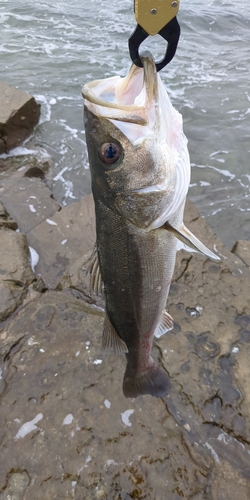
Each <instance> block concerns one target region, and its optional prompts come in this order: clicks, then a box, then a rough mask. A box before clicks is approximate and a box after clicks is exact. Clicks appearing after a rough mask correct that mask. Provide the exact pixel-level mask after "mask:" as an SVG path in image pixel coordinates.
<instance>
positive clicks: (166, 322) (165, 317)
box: [154, 311, 174, 339]
mask: <svg viewBox="0 0 250 500" xmlns="http://www.w3.org/2000/svg"><path fill="white" fill-rule="evenodd" d="M173 326H174V320H173V318H172V316H170V314H168V313H167V311H163V313H162V316H161V319H160V321H159V324H158V326H157V328H156V330H155V334H154V335H155V337H156V338H157V339H159V338H160V337H161V336H162V335H164V333H166V332H168V331H169V330H172V328H173Z"/></svg>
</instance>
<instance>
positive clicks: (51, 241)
mask: <svg viewBox="0 0 250 500" xmlns="http://www.w3.org/2000/svg"><path fill="white" fill-rule="evenodd" d="M27 240H28V242H29V245H30V246H32V248H34V249H35V250H36V251H37V253H38V254H39V262H38V264H37V266H36V274H37V275H41V276H42V277H43V280H44V281H45V283H46V285H47V286H48V287H49V288H56V287H57V285H58V284H59V283H60V280H61V278H62V275H63V274H64V273H65V270H66V269H67V268H68V267H69V266H70V264H71V263H73V262H75V261H76V260H77V259H79V258H80V257H81V256H83V255H84V254H86V253H87V252H88V251H89V250H92V249H93V247H94V243H95V215H94V202H93V198H92V196H91V195H89V196H85V197H84V198H82V199H81V200H80V201H79V202H77V203H73V204H72V205H68V206H67V207H65V208H63V209H62V210H60V211H59V212H56V213H55V214H54V215H52V216H50V217H49V218H46V219H45V221H44V222H43V223H41V224H39V225H37V226H36V227H34V228H33V229H32V230H30V231H29V232H28V233H27ZM44 241H47V242H48V245H44V244H43V242H44Z"/></svg>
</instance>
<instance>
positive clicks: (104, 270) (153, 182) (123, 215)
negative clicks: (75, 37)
mask: <svg viewBox="0 0 250 500" xmlns="http://www.w3.org/2000/svg"><path fill="white" fill-rule="evenodd" d="M141 60H142V63H143V68H138V67H137V66H135V65H132V67H131V69H130V71H129V74H128V76H127V77H125V78H120V77H119V76H115V77H112V78H107V79H104V80H96V81H94V82H90V83H88V84H86V85H85V86H84V87H83V91H82V94H83V97H84V99H85V108H84V112H85V131H86V141H87V148H88V155H89V163H90V170H91V179H92V191H93V196H94V201H95V212H96V234H97V240H96V251H95V252H94V254H93V257H92V261H91V266H90V267H91V272H92V285H93V288H94V289H95V291H96V292H97V293H98V291H99V292H101V289H102V286H103V290H104V296H105V303H106V316H105V320H104V326H103V341H102V344H103V348H104V349H105V350H110V351H111V352H112V351H113V352H115V353H122V352H124V353H126V358H127V367H126V371H125V375H124V381H123V392H124V395H125V396H126V397H136V396H138V395H142V394H151V395H152V396H156V397H161V396H163V395H165V394H166V393H168V392H169V389H170V381H169V378H168V375H167V373H166V372H165V371H164V370H163V369H162V368H160V367H158V366H157V364H156V363H155V362H154V360H153V358H152V356H151V347H152V343H153V338H154V335H156V336H158V337H159V336H160V335H162V334H163V333H165V332H166V331H168V330H169V329H171V328H172V326H173V319H172V318H171V316H170V315H169V314H168V313H167V312H166V311H165V307H166V302H167V297H168V293H169V287H170V283H171V279H172V275H173V271H174V265H175V255H176V245H177V239H176V238H179V239H180V240H181V241H182V242H184V243H185V244H188V245H189V246H191V247H192V248H195V249H196V250H199V251H201V252H203V253H204V254H205V255H207V256H209V257H211V258H214V259H218V257H217V256H216V255H215V254H213V253H212V252H211V251H210V250H208V249H207V248H206V247H205V246H204V245H203V244H202V243H201V242H200V241H199V240H198V239H197V238H196V237H195V236H193V235H192V233H190V231H189V230H188V229H187V228H186V227H185V226H184V224H183V211H184V205H185V199H186V195H187V191H188V186H189V181H190V161H189V154H188V150H187V139H186V137H185V135H184V133H183V129H182V118H181V115H180V114H179V113H178V112H177V111H176V110H175V109H174V108H173V106H172V105H171V103H170V100H169V97H168V95H167V93H166V91H165V89H164V86H163V83H162V81H161V79H160V76H159V75H158V74H157V72H156V67H155V63H154V59H153V57H152V55H151V54H150V53H148V52H147V53H144V55H143V56H142V57H141ZM102 284H103V285H102Z"/></svg>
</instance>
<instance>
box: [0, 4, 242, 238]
mask: <svg viewBox="0 0 250 500" xmlns="http://www.w3.org/2000/svg"><path fill="white" fill-rule="evenodd" d="M178 20H179V23H180V25H181V38H180V42H179V45H178V49H177V52H176V55H175V58H174V59H173V61H172V62H171V63H170V64H169V65H168V66H167V67H166V68H165V69H163V70H162V71H161V77H162V80H163V82H164V84H165V86H166V88H167V91H168V93H169V95H170V98H171V101H172V103H173V105H174V106H175V107H176V108H177V109H178V111H180V113H182V115H183V120H184V130H185V134H186V136H187V137H188V140H189V151H190V157H191V164H192V178H191V185H190V189H189V197H190V198H191V200H193V201H194V202H195V204H196V205H197V207H198V209H199V210H200V212H201V214H202V215H203V216H205V217H206V218H207V220H208V221H209V223H210V225H211V226H212V227H213V229H214V230H215V231H216V232H217V234H218V235H219V236H220V237H221V238H222V240H223V241H224V242H225V243H226V244H227V245H228V246H229V247H230V246H232V245H233V243H234V242H235V241H236V240H237V239H250V197H249V183H250V165H249V163H250V162H249V158H250V154H249V153H250V88H249V82H250V74H249V67H250V3H249V1H248V0H242V2H241V3H240V4H239V3H238V2H233V1H232V0H227V1H224V0H216V1H215V0H207V1H206V2H204V0H193V1H192V2H190V1H189V0H181V3H180V12H179V14H178ZM135 25H136V23H135V19H134V14H133V0H121V1H120V2H114V1H111V0H98V1H97V0H88V1H86V0H82V1H77V0H67V1H66V0H60V1H54V2H51V1H49V0H41V1H38V0H32V1H28V0H22V1H20V0H2V1H1V3H0V28H1V40H0V79H1V80H3V81H4V82H5V83H7V84H9V85H11V86H15V87H18V88H20V89H23V90H25V91H28V92H30V93H31V94H32V95H34V96H35V97H36V99H37V100H38V101H39V102H40V103H41V104H42V115H41V120H40V123H39V125H38V126H37V127H36V129H35V132H34V137H33V138H32V142H33V144H34V145H36V146H39V147H40V149H41V151H42V152H43V154H49V155H50V156H51V157H52V160H53V166H52V170H51V181H50V182H51V187H52V189H53V193H54V196H55V198H56V199H57V200H58V201H59V202H60V203H61V204H62V205H66V204H69V203H72V202H74V201H76V200H77V199H79V198H80V197H81V196H83V195H85V194H88V193H89V192H90V190H91V186H90V172H89V166H88V159H87V151H86V144H85V134H84V128H83V99H82V97H81V87H82V85H83V84H84V83H86V82H88V81H90V80H93V79H98V78H106V77H110V76H113V75H117V74H118V75H120V76H125V75H126V73H127V71H128V69H129V66H130V58H129V52H128V46H127V41H128V38H129V36H130V35H131V33H132V32H133V30H134V28H135ZM143 46H144V47H145V48H148V49H150V50H151V51H152V52H153V54H154V55H155V58H156V60H159V59H161V58H162V57H163V55H164V53H165V49H166V42H164V41H163V40H162V39H161V38H160V37H159V36H156V37H150V39H148V40H147V41H146V42H144V44H143ZM19 153H20V150H19Z"/></svg>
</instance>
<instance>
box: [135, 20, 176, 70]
mask: <svg viewBox="0 0 250 500" xmlns="http://www.w3.org/2000/svg"><path fill="white" fill-rule="evenodd" d="M180 32H181V28H180V25H179V23H178V21H177V19H176V17H174V18H173V19H172V20H171V21H170V22H169V23H168V24H166V26H164V28H162V29H161V31H159V33H158V34H159V35H161V36H162V38H164V40H166V41H167V42H168V46H167V50H166V53H165V57H164V58H163V59H162V60H161V61H159V62H158V63H155V65H156V69H157V71H160V70H161V69H162V68H164V67H165V66H167V64H168V63H169V62H170V61H171V60H172V59H173V57H174V55H175V52H176V49H177V45H178V41H179V38H180ZM148 36H149V35H148V33H147V32H146V31H145V30H144V29H143V28H142V27H141V26H140V25H139V24H137V26H136V29H135V31H134V33H132V35H131V37H130V38H129V41H128V46H129V53H130V57H131V59H132V61H133V63H134V64H135V65H136V66H139V68H142V67H143V66H142V62H141V59H140V56H139V47H140V45H141V43H142V42H143V41H144V40H146V38H147V37H148Z"/></svg>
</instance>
